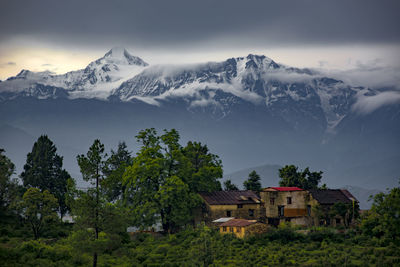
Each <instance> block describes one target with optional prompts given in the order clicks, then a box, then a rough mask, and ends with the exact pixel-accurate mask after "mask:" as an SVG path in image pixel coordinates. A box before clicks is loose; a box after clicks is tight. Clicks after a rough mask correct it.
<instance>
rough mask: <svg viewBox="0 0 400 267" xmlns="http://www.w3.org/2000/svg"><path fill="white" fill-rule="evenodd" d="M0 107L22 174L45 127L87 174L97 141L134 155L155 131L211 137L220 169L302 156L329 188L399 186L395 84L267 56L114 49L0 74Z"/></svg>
mask: <svg viewBox="0 0 400 267" xmlns="http://www.w3.org/2000/svg"><path fill="white" fill-rule="evenodd" d="M0 114H1V116H0V146H2V147H4V148H5V149H6V151H7V152H6V154H7V155H9V157H10V158H11V159H12V160H13V161H14V162H15V163H16V165H17V167H18V171H19V172H20V171H21V169H22V166H23V164H24V162H25V159H26V154H27V153H28V152H29V151H30V150H31V148H32V145H33V142H34V141H35V140H36V139H37V137H38V136H39V135H41V134H48V135H49V137H50V138H51V139H52V140H53V141H54V142H55V144H56V145H57V147H58V151H59V154H61V155H63V156H64V165H65V167H66V168H67V170H68V171H70V172H71V173H72V174H73V176H75V177H80V175H79V170H78V167H77V164H76V155H77V154H79V153H85V152H86V151H87V149H88V147H89V146H90V144H91V143H92V142H93V140H94V139H95V138H100V139H101V141H102V142H104V143H105V144H106V146H107V148H108V149H111V148H115V147H116V145H117V143H118V141H121V140H125V141H127V143H128V145H129V147H130V148H131V149H132V150H133V152H134V153H135V152H136V151H137V150H136V149H137V145H136V143H135V141H134V136H135V135H136V134H137V132H138V131H139V130H141V129H144V128H148V127H154V128H156V129H158V130H160V131H161V130H162V129H170V128H176V129H177V130H178V131H179V132H180V134H181V136H182V143H184V142H186V141H188V140H196V141H201V142H203V143H206V144H207V145H208V146H209V148H210V150H211V151H212V153H215V154H217V155H219V156H220V157H221V159H222V161H223V165H224V171H225V173H233V172H235V171H238V170H241V169H246V168H252V167H254V166H260V165H263V164H266V163H267V164H271V165H274V164H275V165H280V166H282V165H285V164H295V165H298V166H299V167H300V168H305V167H307V166H309V167H310V168H311V169H312V170H322V171H324V176H323V183H327V184H328V186H332V187H343V186H345V185H349V186H361V187H364V188H377V189H385V188H386V187H392V186H395V185H397V183H398V178H399V173H400V164H399V162H400V150H399V148H400V140H399V136H400V97H399V93H398V92H397V91H395V90H393V89H392V88H366V87H361V86H350V85H348V84H346V83H345V82H343V81H341V80H338V79H333V78H330V77H326V76H325V75H323V73H320V72H318V71H315V70H309V69H299V68H292V67H289V66H285V65H282V64H278V63H276V62H275V61H274V60H272V59H270V58H268V57H266V56H262V55H251V54H250V55H248V56H245V57H238V58H230V59H227V60H225V61H222V62H208V63H201V64H192V65H173V64H171V65H156V66H151V65H148V64H147V63H146V62H145V61H144V60H142V59H141V58H139V57H136V56H133V55H131V54H130V53H129V52H128V51H126V50H125V49H123V48H113V49H111V50H110V51H109V52H107V53H106V54H105V55H104V56H103V57H101V58H99V59H98V60H96V61H94V62H91V63H90V64H89V65H88V66H87V67H86V68H85V69H82V70H77V71H71V72H68V73H66V74H62V75H55V74H53V73H50V72H39V73H38V72H31V71H29V70H23V71H21V72H20V73H19V74H18V75H17V76H15V77H10V78H9V79H7V80H6V81H2V82H0ZM276 180H277V178H276ZM270 185H271V186H272V185H276V183H275V184H265V185H264V186H270Z"/></svg>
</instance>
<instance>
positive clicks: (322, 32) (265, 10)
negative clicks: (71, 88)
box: [0, 0, 400, 47]
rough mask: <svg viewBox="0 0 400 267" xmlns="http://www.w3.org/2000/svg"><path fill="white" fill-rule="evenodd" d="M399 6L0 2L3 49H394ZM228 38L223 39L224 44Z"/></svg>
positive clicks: (393, 0)
mask: <svg viewBox="0 0 400 267" xmlns="http://www.w3.org/2000/svg"><path fill="white" fill-rule="evenodd" d="M399 10H400V1H398V0H390V1H389V0H379V1H378V0H373V1H372V0H357V1H356V0H353V1H349V0H335V1H310V0H306V1H288V0H274V1H265V0H260V1H252V0H246V1H232V0H230V1H225V0H224V1H221V0H220V1H215V0H201V1H189V0H182V1H181V0H173V1H164V0H163V1H154V0H147V1H119V0H116V1H109V0H107V1H104V0H96V1H75V0H74V1H54V0H45V1H31V0H26V1H20V0H7V1H3V3H2V6H1V8H0V42H1V41H2V40H6V39H8V38H10V37H13V36H15V35H29V36H46V38H47V39H49V40H50V41H54V42H58V41H62V42H69V43H76V42H87V43H91V42H101V41H104V42H111V41H114V42H115V43H118V42H119V41H123V42H130V43H134V44H137V45H145V46H148V45H150V46H156V47H157V46H160V47H163V46H165V45H168V46H171V45H172V46H174V45H177V44H181V45H185V44H194V43H198V42H204V41H205V40H213V39H222V40H225V41H226V42H235V45H246V44H253V45H254V44H263V45H274V44H275V45H276V44H282V43H285V44H287V45H290V44H302V43H303V44H332V43H333V44H340V43H346V44H347V43H371V42H372V43H393V42H395V43H397V42H399V41H400V30H399V28H400V27H399V26H398V25H400V16H399V15H398V11H399ZM224 38H225V39H224Z"/></svg>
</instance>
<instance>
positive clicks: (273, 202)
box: [269, 197, 275, 205]
mask: <svg viewBox="0 0 400 267" xmlns="http://www.w3.org/2000/svg"><path fill="white" fill-rule="evenodd" d="M269 204H271V205H275V198H274V197H271V198H270V199H269Z"/></svg>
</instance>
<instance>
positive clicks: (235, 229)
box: [219, 219, 257, 238]
mask: <svg viewBox="0 0 400 267" xmlns="http://www.w3.org/2000/svg"><path fill="white" fill-rule="evenodd" d="M256 223H257V221H256V220H245V219H231V220H229V221H227V222H224V223H222V224H220V226H219V232H220V233H221V234H234V235H235V236H237V237H238V238H244V237H245V236H246V234H247V232H248V231H247V229H248V228H249V226H251V225H254V224H256Z"/></svg>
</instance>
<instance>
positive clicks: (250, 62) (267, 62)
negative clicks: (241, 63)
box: [246, 54, 280, 69]
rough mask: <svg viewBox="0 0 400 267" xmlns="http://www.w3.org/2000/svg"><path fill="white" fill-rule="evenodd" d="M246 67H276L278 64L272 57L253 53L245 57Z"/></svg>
mask: <svg viewBox="0 0 400 267" xmlns="http://www.w3.org/2000/svg"><path fill="white" fill-rule="evenodd" d="M246 60H247V62H246V69H248V68H254V69H260V68H261V69H262V68H269V69H278V68H280V66H279V65H278V64H276V63H275V61H273V60H272V59H270V58H269V57H266V56H264V55H253V54H249V55H248V56H247V57H246Z"/></svg>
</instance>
